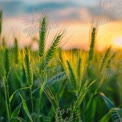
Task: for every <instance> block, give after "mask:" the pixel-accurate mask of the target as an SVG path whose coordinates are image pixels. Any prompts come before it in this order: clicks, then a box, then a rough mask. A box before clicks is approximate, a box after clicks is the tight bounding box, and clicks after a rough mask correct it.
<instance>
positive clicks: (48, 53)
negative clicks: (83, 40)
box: [41, 34, 62, 70]
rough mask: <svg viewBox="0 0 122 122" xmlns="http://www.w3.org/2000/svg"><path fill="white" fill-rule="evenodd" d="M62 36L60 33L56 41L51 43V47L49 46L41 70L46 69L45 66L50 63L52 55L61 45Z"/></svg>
mask: <svg viewBox="0 0 122 122" xmlns="http://www.w3.org/2000/svg"><path fill="white" fill-rule="evenodd" d="M61 38H62V34H60V35H58V36H57V37H56V38H55V39H54V41H53V44H52V45H51V47H50V48H49V50H48V51H47V53H46V56H45V59H44V61H43V63H42V65H41V70H44V68H45V67H46V66H47V65H48V63H49V61H50V60H51V59H52V57H53V56H54V54H55V52H56V49H57V47H58V45H59V42H60V40H61Z"/></svg>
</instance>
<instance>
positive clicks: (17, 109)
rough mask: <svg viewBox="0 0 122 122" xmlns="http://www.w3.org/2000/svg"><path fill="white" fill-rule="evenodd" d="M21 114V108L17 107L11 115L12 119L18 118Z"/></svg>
mask: <svg viewBox="0 0 122 122" xmlns="http://www.w3.org/2000/svg"><path fill="white" fill-rule="evenodd" d="M19 112H20V106H17V107H16V108H15V109H14V111H13V113H12V114H11V118H13V117H18V114H19Z"/></svg>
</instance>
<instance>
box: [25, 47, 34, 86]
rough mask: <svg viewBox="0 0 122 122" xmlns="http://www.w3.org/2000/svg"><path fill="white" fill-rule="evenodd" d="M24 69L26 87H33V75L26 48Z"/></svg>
mask: <svg viewBox="0 0 122 122" xmlns="http://www.w3.org/2000/svg"><path fill="white" fill-rule="evenodd" d="M24 69H25V74H26V79H27V84H28V86H30V87H31V86H32V85H33V73H32V69H31V65H30V53H29V50H28V48H26V49H25V60H24Z"/></svg>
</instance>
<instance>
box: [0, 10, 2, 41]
mask: <svg viewBox="0 0 122 122" xmlns="http://www.w3.org/2000/svg"><path fill="white" fill-rule="evenodd" d="M1 33H2V10H0V40H1Z"/></svg>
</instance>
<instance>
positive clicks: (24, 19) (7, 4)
mask: <svg viewBox="0 0 122 122" xmlns="http://www.w3.org/2000/svg"><path fill="white" fill-rule="evenodd" d="M121 6H122V2H121V0H116V1H115V0H101V2H100V0H85V1H84V0H78V1H76V0H67V1H66V0H35V1H31V0H0V9H2V10H3V33H2V35H3V36H5V38H6V40H7V44H8V46H11V45H12V44H13V37H14V36H16V37H17V38H18V39H19V44H20V47H22V46H24V45H26V44H28V43H30V41H31V39H32V38H33V37H34V36H37V37H38V30H39V29H38V22H39V20H40V19H41V18H42V17H43V16H44V15H47V17H48V28H49V30H50V34H49V36H48V37H47V42H48V43H49V41H52V39H53V37H54V36H55V33H56V32H57V31H59V30H60V29H65V35H64V38H63V42H66V43H65V45H63V48H84V49H87V48H88V42H89V38H90V31H91V24H92V25H94V26H95V25H96V23H97V24H98V35H97V40H96V45H97V47H98V48H99V49H102V48H103V47H105V46H108V45H109V44H112V45H114V46H119V47H122V8H121ZM6 35H7V36H6ZM63 44H64V43H63ZM34 45H35V46H34V48H37V45H36V43H35V44H34Z"/></svg>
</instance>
